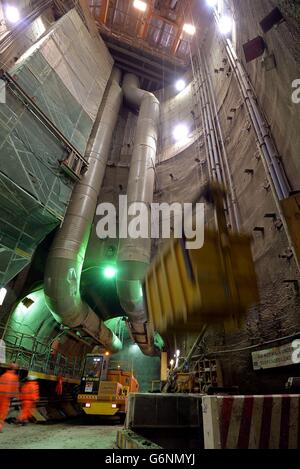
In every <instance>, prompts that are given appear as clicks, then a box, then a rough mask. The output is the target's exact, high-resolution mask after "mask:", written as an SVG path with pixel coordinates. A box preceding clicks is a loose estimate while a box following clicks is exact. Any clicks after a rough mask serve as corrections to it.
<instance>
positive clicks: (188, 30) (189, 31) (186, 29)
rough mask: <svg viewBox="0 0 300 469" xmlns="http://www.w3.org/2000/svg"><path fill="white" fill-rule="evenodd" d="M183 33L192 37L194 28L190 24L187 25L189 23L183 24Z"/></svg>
mask: <svg viewBox="0 0 300 469" xmlns="http://www.w3.org/2000/svg"><path fill="white" fill-rule="evenodd" d="M183 31H184V32H185V33H187V34H189V35H190V36H194V34H195V33H196V28H195V26H194V25H192V24H189V23H185V24H184V25H183Z"/></svg>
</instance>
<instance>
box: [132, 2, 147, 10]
mask: <svg viewBox="0 0 300 469" xmlns="http://www.w3.org/2000/svg"><path fill="white" fill-rule="evenodd" d="M133 6H134V8H136V9H137V10H140V11H146V10H147V3H146V2H142V1H141V0H134V2H133Z"/></svg>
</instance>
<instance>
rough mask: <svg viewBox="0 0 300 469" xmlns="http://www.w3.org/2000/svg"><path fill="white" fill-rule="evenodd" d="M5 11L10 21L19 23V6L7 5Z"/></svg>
mask: <svg viewBox="0 0 300 469" xmlns="http://www.w3.org/2000/svg"><path fill="white" fill-rule="evenodd" d="M4 11H5V17H6V19H7V21H9V22H10V23H17V22H18V21H19V20H20V12H19V10H18V8H16V7H14V6H12V5H7V7H6V8H5V10H4Z"/></svg>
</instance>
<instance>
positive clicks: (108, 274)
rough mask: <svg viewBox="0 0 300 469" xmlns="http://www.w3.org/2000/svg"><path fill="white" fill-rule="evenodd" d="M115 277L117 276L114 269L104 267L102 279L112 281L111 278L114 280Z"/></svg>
mask: <svg viewBox="0 0 300 469" xmlns="http://www.w3.org/2000/svg"><path fill="white" fill-rule="evenodd" d="M116 275H117V269H116V268H115V267H112V266H108V267H105V269H104V277H106V278H108V279H112V278H115V276H116Z"/></svg>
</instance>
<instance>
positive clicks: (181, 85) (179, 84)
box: [175, 79, 186, 91]
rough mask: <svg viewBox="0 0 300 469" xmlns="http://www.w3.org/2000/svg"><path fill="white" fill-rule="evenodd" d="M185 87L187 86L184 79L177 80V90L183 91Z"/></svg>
mask: <svg viewBox="0 0 300 469" xmlns="http://www.w3.org/2000/svg"><path fill="white" fill-rule="evenodd" d="M185 87H186V83H185V81H184V80H182V79H180V80H177V81H176V83H175V88H176V90H177V91H183V90H184V88H185Z"/></svg>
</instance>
